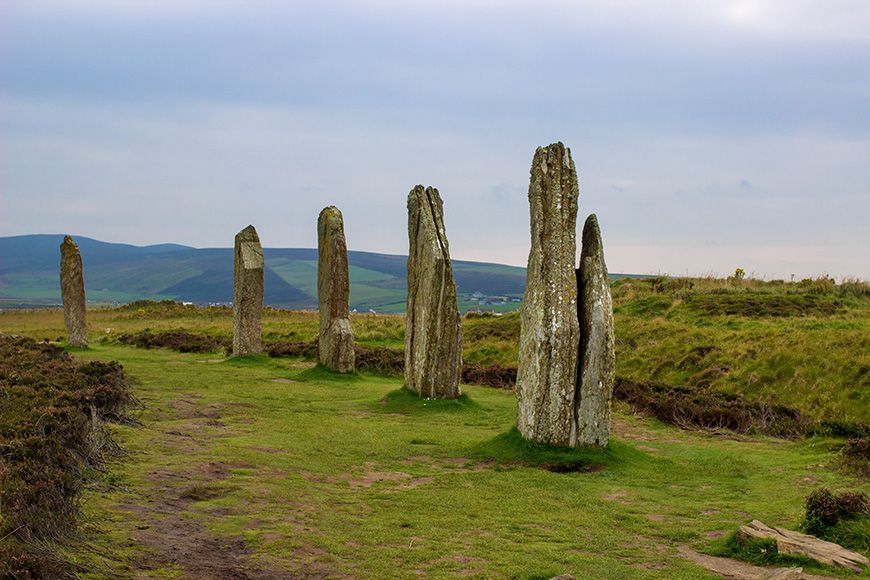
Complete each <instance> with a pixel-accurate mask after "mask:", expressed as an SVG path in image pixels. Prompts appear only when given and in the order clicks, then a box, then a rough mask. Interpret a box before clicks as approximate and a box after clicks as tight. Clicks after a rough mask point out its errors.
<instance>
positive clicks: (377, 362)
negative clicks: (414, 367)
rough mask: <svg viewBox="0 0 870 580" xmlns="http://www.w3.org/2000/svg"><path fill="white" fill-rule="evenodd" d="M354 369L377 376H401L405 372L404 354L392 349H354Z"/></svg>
mask: <svg viewBox="0 0 870 580" xmlns="http://www.w3.org/2000/svg"><path fill="white" fill-rule="evenodd" d="M355 355H356V368H357V369H359V370H361V371H368V372H371V373H375V374H378V375H386V376H394V377H398V376H402V374H404V372H405V353H404V352H403V351H401V350H397V349H393V348H369V347H365V346H359V345H357V346H356V348H355Z"/></svg>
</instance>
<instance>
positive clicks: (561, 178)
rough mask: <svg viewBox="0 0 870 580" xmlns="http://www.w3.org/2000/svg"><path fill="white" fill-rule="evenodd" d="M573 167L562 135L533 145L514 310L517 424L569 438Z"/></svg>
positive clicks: (540, 437) (548, 436)
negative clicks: (520, 292) (522, 286)
mask: <svg viewBox="0 0 870 580" xmlns="http://www.w3.org/2000/svg"><path fill="white" fill-rule="evenodd" d="M578 196H579V189H578V185H577V172H576V170H575V168H574V161H573V160H572V159H571V151H570V150H569V149H568V148H567V147H565V146H564V145H563V144H562V143H555V144H553V145H550V146H548V147H539V148H538V149H537V150H536V151H535V157H534V159H533V160H532V168H531V178H530V182H529V206H530V210H531V233H532V244H531V250H530V251H529V263H528V268H527V270H526V291H525V294H524V296H523V302H522V306H521V310H520V321H521V322H520V324H521V326H520V346H519V361H518V362H519V365H518V369H517V386H516V388H517V428H518V429H519V431H520V434H522V436H523V437H525V438H526V439H531V440H534V441H540V442H543V443H550V444H554V445H570V444H572V443H573V442H572V426H573V422H574V416H575V411H574V399H575V393H574V392H575V389H576V382H577V381H576V377H577V355H578V347H579V341H580V336H579V335H580V333H579V323H578V318H577V277H576V271H575V267H574V264H575V259H576V253H577V234H576V228H577V198H578Z"/></svg>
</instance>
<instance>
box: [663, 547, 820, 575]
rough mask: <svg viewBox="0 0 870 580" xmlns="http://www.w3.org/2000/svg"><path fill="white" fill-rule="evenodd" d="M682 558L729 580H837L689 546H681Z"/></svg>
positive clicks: (679, 551) (679, 550)
mask: <svg viewBox="0 0 870 580" xmlns="http://www.w3.org/2000/svg"><path fill="white" fill-rule="evenodd" d="M678 553H679V554H680V556H681V557H683V558H685V559H686V560H689V561H690V562H694V563H695V564H698V565H699V566H702V567H704V568H706V569H707V570H709V571H710V572H713V573H714V574H721V575H722V578H726V579H728V580H836V578H832V577H831V576H816V575H814V574H807V573H805V572H804V571H803V569H802V568H763V567H761V566H753V565H752V564H747V563H746V562H740V561H739V560H732V559H731V558H718V557H716V556H708V555H706V554H701V553H699V552H696V551H695V550H693V549H692V548H690V547H688V546H680V547H679V549H678Z"/></svg>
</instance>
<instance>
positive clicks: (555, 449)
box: [467, 427, 649, 473]
mask: <svg viewBox="0 0 870 580" xmlns="http://www.w3.org/2000/svg"><path fill="white" fill-rule="evenodd" d="M467 455H468V456H469V457H470V458H472V459H475V460H479V461H489V462H493V463H495V464H496V465H525V466H528V467H539V468H541V469H545V470H547V471H552V472H554V473H577V472H583V473H592V472H597V471H602V470H604V469H606V468H611V467H615V466H617V465H620V464H624V463H627V462H632V461H648V460H649V458H648V457H646V456H645V455H644V454H643V453H641V452H639V451H637V450H636V449H634V448H632V447H630V446H628V445H625V444H624V443H620V442H618V441H611V442H610V444H609V445H608V446H607V447H606V448H604V449H602V448H600V447H563V446H558V445H548V444H546V443H538V442H535V441H529V440H528V439H524V438H523V436H522V435H520V432H519V431H518V430H517V428H516V427H514V428H512V429H511V430H510V431H508V432H507V433H502V434H501V435H496V436H495V437H493V438H492V439H490V440H488V441H484V442H483V443H480V444H478V445H475V446H474V447H472V448H471V449H469V450H468V452H467Z"/></svg>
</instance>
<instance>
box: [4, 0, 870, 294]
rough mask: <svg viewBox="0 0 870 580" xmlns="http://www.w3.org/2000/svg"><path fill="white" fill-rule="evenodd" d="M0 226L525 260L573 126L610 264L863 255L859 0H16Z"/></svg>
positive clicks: (834, 261) (866, 171) (772, 270)
mask: <svg viewBox="0 0 870 580" xmlns="http://www.w3.org/2000/svg"><path fill="white" fill-rule="evenodd" d="M0 18H2V21H0V22H2V24H0V26H2V30H0V66H2V88H0V90H2V99H0V115H2V144H0V145H2V150H0V151H2V157H0V159H2V169H0V170H2V182H0V183H2V197H0V204H2V205H0V235H16V234H25V233H73V234H78V235H86V236H90V237H94V238H98V239H102V240H107V241H118V242H129V243H134V244H150V243H161V242H177V243H183V244H189V245H193V246H198V247H204V246H222V247H227V246H230V245H231V244H232V239H233V236H234V235H235V233H236V232H237V231H238V230H240V229H241V228H242V227H244V226H245V225H247V224H248V223H252V224H254V225H255V226H256V227H257V229H258V231H259V233H260V237H261V240H262V241H263V244H264V245H265V246H270V247H313V246H315V245H316V218H317V213H318V212H319V210H320V209H321V208H322V207H324V206H325V205H329V204H335V205H338V206H339V207H340V208H341V209H342V211H343V212H344V216H345V226H346V230H347V237H348V245H349V247H350V248H351V249H355V250H370V251H378V252H390V253H406V252H407V231H406V227H407V217H406V208H405V200H406V196H407V194H408V191H409V190H410V189H411V188H412V187H413V186H414V185H415V184H417V183H422V184H424V185H433V186H435V187H438V188H439V190H440V191H441V195H442V197H443V199H444V205H445V213H446V216H445V221H446V227H447V234H448V236H449V239H450V246H451V254H452V256H453V257H454V258H459V259H469V260H485V261H497V262H503V263H509V264H516V265H525V262H526V259H527V256H528V247H529V225H528V222H529V217H528V212H529V210H528V200H527V197H526V192H527V189H528V176H529V165H530V163H531V159H532V155H533V153H534V149H535V147H536V146H539V145H546V144H548V143H551V142H554V141H562V142H564V143H565V144H566V145H568V146H569V147H571V150H572V153H573V156H574V161H575V163H576V165H577V169H578V173H579V177H580V214H581V215H580V216H579V217H578V222H579V224H580V225H582V221H583V219H584V218H585V216H586V214H588V213H592V212H595V213H597V214H598V217H599V221H600V223H601V227H602V232H603V236H604V243H605V250H606V256H607V262H608V266H609V269H610V270H611V271H612V272H634V273H657V272H664V273H671V274H685V273H687V272H688V273H693V274H704V273H711V272H713V273H721V274H725V273H729V272H733V270H734V269H735V268H736V267H742V268H744V269H745V270H746V271H747V272H754V273H755V274H757V275H759V276H766V277H768V278H771V277H785V278H787V277H789V276H790V275H791V274H795V275H796V276H805V275H818V274H823V273H828V274H831V275H834V276H837V277H841V276H858V277H863V278H870V2H867V1H866V0H825V1H823V2H822V1H817V0H766V1H762V0H756V1H749V0H730V1H712V0H699V1H697V2H687V1H679V2H677V1H674V2H662V1H652V0H615V1H608V2H601V1H595V2H592V1H578V0H543V1H540V0H539V1H528V2H515V1H514V2H511V1H507V2H496V1H494V0H490V1H480V0H461V1H459V0H456V1H452V0H423V1H407V0H406V1H401V0H397V1H387V0H376V1H367V2H353V1H339V2H329V1H323V2H318V1H311V0H307V1H304V2H303V1H299V2H296V1H283V2H278V1H275V2H266V1H261V0H239V1H224V0H3V1H2V3H0Z"/></svg>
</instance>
